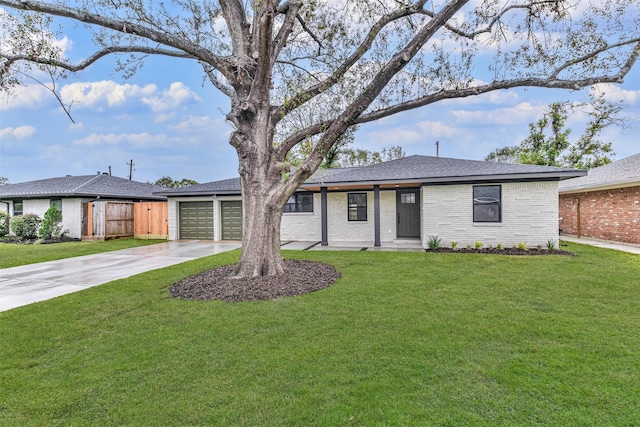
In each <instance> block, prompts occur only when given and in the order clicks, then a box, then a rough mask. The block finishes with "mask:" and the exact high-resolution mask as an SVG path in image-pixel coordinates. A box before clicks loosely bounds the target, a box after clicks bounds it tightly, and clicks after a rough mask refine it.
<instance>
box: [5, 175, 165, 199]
mask: <svg viewBox="0 0 640 427" xmlns="http://www.w3.org/2000/svg"><path fill="white" fill-rule="evenodd" d="M159 190H162V187H158V186H156V185H152V184H145V183H143V182H138V181H129V180H128V179H124V178H119V177H117V176H111V175H107V174H101V175H82V176H65V177H58V178H49V179H41V180H38V181H28V182H20V183H17V184H7V185H2V186H0V198H1V197H5V198H9V197H14V198H15V197H39V196H40V197H70V196H75V197H98V196H100V197H111V198H132V199H155V200H163V199H165V197H163V196H158V195H154V194H153V193H154V192H157V191H159Z"/></svg>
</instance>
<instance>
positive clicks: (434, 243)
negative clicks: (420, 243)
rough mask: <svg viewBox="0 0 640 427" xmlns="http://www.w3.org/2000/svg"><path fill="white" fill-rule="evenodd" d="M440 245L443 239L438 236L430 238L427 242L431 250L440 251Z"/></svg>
mask: <svg viewBox="0 0 640 427" xmlns="http://www.w3.org/2000/svg"><path fill="white" fill-rule="evenodd" d="M440 243H442V239H440V238H439V237H438V236H429V239H428V240H427V246H428V247H429V249H438V248H439V247H440Z"/></svg>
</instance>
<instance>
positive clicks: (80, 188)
mask: <svg viewBox="0 0 640 427" xmlns="http://www.w3.org/2000/svg"><path fill="white" fill-rule="evenodd" d="M159 190H162V187H158V186H156V185H151V184H145V183H142V182H137V181H130V180H128V179H124V178H118V177H115V176H111V175H109V174H104V173H103V174H98V175H84V176H70V175H67V176H66V177H60V178H49V179H42V180H38V181H29V182H22V183H18V184H7V185H2V186H0V203H3V205H4V206H2V205H0V207H2V208H4V209H6V210H7V211H8V212H9V215H11V216H17V215H22V214H28V213H33V214H36V215H38V216H39V217H40V218H42V217H43V216H44V213H45V212H46V211H47V209H49V206H50V205H55V206H56V207H57V208H58V209H59V210H60V211H61V212H62V227H63V229H66V230H69V233H68V234H67V235H68V236H69V237H74V238H80V237H85V236H86V230H87V226H88V223H89V222H90V221H88V220H87V212H88V209H87V206H88V204H89V203H90V202H96V201H98V200H100V201H127V202H136V201H153V200H156V201H164V200H166V197H164V196H158V195H155V194H153V193H154V192H157V191H159ZM83 228H84V230H85V232H84V233H83ZM89 237H90V236H89Z"/></svg>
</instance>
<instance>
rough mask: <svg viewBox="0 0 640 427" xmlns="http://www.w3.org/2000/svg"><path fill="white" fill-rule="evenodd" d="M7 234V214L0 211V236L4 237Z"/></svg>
mask: <svg viewBox="0 0 640 427" xmlns="http://www.w3.org/2000/svg"><path fill="white" fill-rule="evenodd" d="M7 234H9V214H8V213H7V212H3V211H0V237H4V236H6V235H7Z"/></svg>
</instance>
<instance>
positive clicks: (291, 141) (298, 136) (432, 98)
mask: <svg viewBox="0 0 640 427" xmlns="http://www.w3.org/2000/svg"><path fill="white" fill-rule="evenodd" d="M635 40H636V39H632V40H630V41H629V42H628V43H633V42H634V41H635ZM628 43H627V44H628ZM612 47H613V46H612ZM589 57H590V56H588V57H585V59H588V58H589ZM639 57H640V42H638V43H637V44H636V46H635V48H634V50H633V52H632V54H631V55H630V56H629V59H628V60H627V61H626V62H625V64H624V65H623V66H622V67H621V68H620V69H619V70H618V72H617V73H616V74H613V75H603V76H595V77H590V78H585V79H579V80H562V79H557V78H556V75H557V72H556V71H555V70H554V71H553V72H552V73H551V74H550V76H549V77H547V78H526V79H512V80H504V81H496V82H492V83H489V84H486V85H482V86H475V87H470V88H466V89H449V90H441V91H438V92H435V93H432V94H429V95H426V96H423V97H420V98H417V99H413V100H410V101H407V102H403V103H400V104H397V105H394V106H391V107H388V108H384V109H380V110H376V111H372V112H370V113H367V114H363V115H361V116H359V117H358V118H356V119H355V120H353V124H354V125H356V124H362V123H368V122H373V121H376V120H379V119H382V118H385V117H389V116H392V115H394V114H398V113H401V112H403V111H408V110H413V109H415V108H419V107H424V106H426V105H430V104H434V103H436V102H438V101H442V100H445V99H461V98H467V97H469V96H476V95H482V94H484V93H488V92H494V91H497V90H503V89H514V88H518V87H540V88H551V89H571V90H578V89H581V88H585V87H589V86H593V85H594V84H597V83H622V81H623V79H624V77H625V76H626V75H627V74H628V73H629V71H630V70H631V68H632V67H633V65H634V64H635V62H637V60H638V58H639ZM336 120H338V119H337V118H335V119H331V120H325V121H323V122H319V123H315V124H313V125H312V126H309V127H307V128H305V129H301V130H299V131H297V132H295V133H293V134H291V135H290V136H289V137H288V138H287V139H286V140H284V141H283V142H282V144H280V145H279V146H278V150H280V153H281V154H282V153H284V154H285V155H286V153H288V152H289V150H291V149H292V148H293V147H294V146H295V145H296V144H298V143H299V142H300V141H303V140H305V139H307V138H310V137H312V136H316V135H319V134H322V133H323V132H326V131H327V129H329V127H330V126H331V125H332V124H333V123H334V122H335V121H336Z"/></svg>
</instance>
